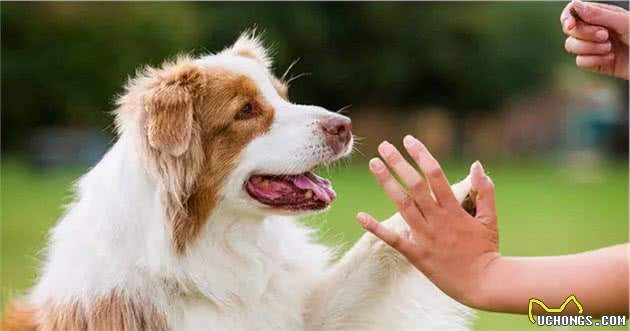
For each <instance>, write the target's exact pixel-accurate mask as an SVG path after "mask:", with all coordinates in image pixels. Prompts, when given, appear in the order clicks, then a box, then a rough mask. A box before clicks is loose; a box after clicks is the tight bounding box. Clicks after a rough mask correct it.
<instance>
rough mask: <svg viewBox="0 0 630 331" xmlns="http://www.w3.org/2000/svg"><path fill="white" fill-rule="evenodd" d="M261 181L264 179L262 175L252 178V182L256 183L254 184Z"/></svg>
mask: <svg viewBox="0 0 630 331" xmlns="http://www.w3.org/2000/svg"><path fill="white" fill-rule="evenodd" d="M261 181H262V178H260V177H254V178H252V183H254V184H260V182H261Z"/></svg>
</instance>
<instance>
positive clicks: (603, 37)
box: [595, 30, 608, 41]
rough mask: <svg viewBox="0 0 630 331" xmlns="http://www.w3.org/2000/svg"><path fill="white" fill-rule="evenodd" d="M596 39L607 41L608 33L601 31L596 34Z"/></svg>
mask: <svg viewBox="0 0 630 331" xmlns="http://www.w3.org/2000/svg"><path fill="white" fill-rule="evenodd" d="M595 37H596V38H597V39H599V40H601V41H606V40H608V31H606V30H599V31H597V32H595Z"/></svg>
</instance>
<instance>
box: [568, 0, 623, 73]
mask: <svg viewBox="0 0 630 331" xmlns="http://www.w3.org/2000/svg"><path fill="white" fill-rule="evenodd" d="M629 18H630V14H629V12H628V11H627V10H625V9H623V8H621V7H617V6H613V5H608V4H602V3H595V2H582V1H579V0H574V1H572V2H570V3H569V4H568V5H567V6H566V7H565V8H564V10H563V11H562V14H561V15H560V22H561V24H562V31H564V33H565V34H566V35H567V36H568V38H567V39H566V42H565V44H564V47H565V49H566V50H567V52H569V53H572V54H575V55H577V56H576V58H575V63H576V65H577V66H578V67H580V68H584V69H588V70H592V71H595V72H599V73H602V74H606V75H610V76H615V77H619V78H623V79H626V80H627V79H628V39H629V34H628V30H629V27H628V19H629Z"/></svg>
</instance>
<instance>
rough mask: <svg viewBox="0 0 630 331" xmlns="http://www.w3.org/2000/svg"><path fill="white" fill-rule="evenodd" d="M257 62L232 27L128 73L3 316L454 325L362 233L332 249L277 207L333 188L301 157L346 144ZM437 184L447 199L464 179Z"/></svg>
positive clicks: (232, 326)
mask: <svg viewBox="0 0 630 331" xmlns="http://www.w3.org/2000/svg"><path fill="white" fill-rule="evenodd" d="M270 67H271V61H270V58H269V56H268V53H267V51H266V50H265V49H264V48H263V47H262V45H261V43H260V41H259V40H258V39H257V38H255V37H253V36H252V35H251V34H244V35H242V36H241V37H240V38H239V39H238V40H237V41H236V43H235V44H234V45H233V46H231V47H229V48H227V49H225V50H223V51H222V52H220V53H217V54H212V55H207V56H203V57H199V58H191V57H180V58H178V59H177V60H176V61H174V62H173V63H166V64H164V65H163V66H162V67H161V68H158V69H155V68H146V69H145V70H144V71H142V72H141V73H140V74H138V76H137V77H136V78H134V79H132V80H131V81H130V82H129V84H128V85H127V88H126V93H125V94H124V95H123V96H122V97H121V98H120V99H119V101H118V108H117V110H116V124H117V128H118V133H119V138H118V140H117V142H116V143H115V144H114V146H113V147H112V149H111V150H110V151H109V152H108V153H107V154H106V155H105V156H104V157H103V159H102V160H101V161H100V162H99V163H98V164H97V165H96V166H95V167H94V168H93V169H91V170H90V171H89V172H88V173H87V174H86V175H84V176H83V177H82V178H81V180H80V181H79V182H78V185H77V188H76V191H77V194H76V195H77V196H76V199H75V201H74V203H73V204H72V205H70V206H69V208H68V210H67V212H66V214H65V216H63V218H62V219H61V220H60V222H59V223H58V224H57V225H56V226H55V227H54V229H53V230H52V231H51V234H50V242H49V244H48V249H47V254H46V259H45V262H44V263H43V267H42V269H41V276H40V278H39V280H38V281H37V283H36V285H35V286H34V287H33V288H32V289H31V291H30V292H29V293H28V295H26V296H25V297H24V298H23V299H22V300H21V301H17V302H15V303H13V304H12V305H11V306H10V308H9V309H8V311H7V314H6V316H5V319H4V322H3V330H15V331H22V330H91V331H92V330H94V331H96V330H120V331H122V330H274V331H275V330H465V329H467V328H468V324H469V321H470V319H471V314H470V311H469V310H468V309H466V308H464V307H463V306H461V305H460V304H458V303H456V302H455V301H453V300H452V299H450V298H449V297H447V296H446V295H445V294H443V293H442V292H440V291H439V290H438V289H437V288H436V287H435V286H433V285H432V284H431V283H430V282H429V281H428V280H427V279H426V278H425V277H424V276H423V275H422V274H420V273H419V272H418V271H417V270H415V269H414V268H412V267H411V266H410V265H409V264H408V262H407V261H406V260H405V259H404V258H402V257H401V256H400V255H398V254H397V253H396V252H395V251H393V250H391V249H390V248H389V247H387V246H385V245H384V244H383V243H381V242H380V241H379V240H377V239H376V238H375V237H373V236H372V235H369V234H366V235H364V236H363V237H362V238H361V239H360V240H359V242H358V243H357V244H356V245H355V246H354V247H353V248H352V249H351V250H350V251H349V252H348V253H346V254H345V255H344V256H343V257H342V258H341V259H339V260H338V261H336V262H333V261H335V260H334V256H333V249H331V248H328V247H325V246H323V245H321V244H318V243H316V242H314V241H313V240H312V238H311V234H312V230H310V229H308V228H306V227H304V226H302V225H300V224H299V223H298V222H297V221H296V220H295V219H294V218H293V217H292V216H296V215H302V214H307V213H310V212H314V211H319V210H323V209H326V208H327V207H328V206H329V205H330V203H331V202H332V201H333V199H334V198H335V193H334V191H333V190H332V188H331V185H330V183H329V182H328V181H327V180H326V179H323V178H320V177H318V176H316V175H314V174H313V173H312V172H311V171H312V170H313V169H314V168H315V167H317V166H318V165H319V164H321V163H323V162H331V161H335V160H337V159H339V158H341V157H343V156H345V155H347V154H348V153H349V152H350V150H351V148H352V143H353V138H352V134H351V124H350V120H349V119H348V118H347V117H345V116H342V115H339V114H337V113H333V112H329V111H327V110H326V109H323V108H321V107H318V106H309V105H297V104H293V103H291V102H290V101H289V100H288V98H287V86H286V85H285V84H284V83H283V82H282V81H281V80H279V79H277V78H276V77H274V76H273V75H272V73H271V71H270ZM453 190H454V192H455V194H456V196H457V197H458V199H459V200H460V202H461V201H463V200H464V197H465V196H466V195H467V194H468V192H469V191H470V182H469V181H468V180H464V181H463V182H461V183H460V184H456V185H455V186H454V188H453ZM387 224H388V226H389V227H392V228H395V229H397V230H399V231H404V230H405V229H406V228H405V223H404V221H403V220H402V218H401V217H400V216H398V215H394V216H393V217H392V218H391V219H390V220H388V221H387Z"/></svg>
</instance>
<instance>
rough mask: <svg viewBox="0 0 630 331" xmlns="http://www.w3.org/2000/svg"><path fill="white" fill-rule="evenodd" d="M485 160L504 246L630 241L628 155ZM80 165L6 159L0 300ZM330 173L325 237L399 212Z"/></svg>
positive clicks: (518, 251)
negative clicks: (571, 163)
mask: <svg viewBox="0 0 630 331" xmlns="http://www.w3.org/2000/svg"><path fill="white" fill-rule="evenodd" d="M449 165H450V166H449V167H447V170H448V173H449V177H451V178H453V179H455V178H459V177H463V176H464V175H465V174H466V170H467V167H465V166H463V165H457V164H455V165H454V164H449ZM485 166H486V169H488V170H489V172H490V174H491V176H492V177H493V179H494V181H495V184H496V186H497V195H498V197H497V203H498V209H499V215H500V216H499V224H500V238H501V253H502V254H504V255H549V254H565V253H573V252H579V251H583V250H588V249H593V248H597V247H602V246H606V245H611V244H616V243H622V242H627V241H628V237H627V236H628V223H627V222H628V214H627V211H628V190H627V187H628V186H627V185H628V175H627V169H628V166H627V163H612V164H606V165H605V166H601V167H598V168H594V169H591V170H586V169H583V170H581V171H576V170H571V171H570V170H568V169H566V168H564V167H560V166H558V165H554V164H551V163H545V162H527V163H522V162H518V163H517V162H514V161H512V162H494V163H493V162H489V163H486V164H485ZM80 173H81V171H80V170H76V169H74V170H56V171H47V172H41V171H36V170H33V169H30V168H27V167H25V166H24V165H23V164H22V163H20V162H18V161H16V160H15V159H8V160H7V159H6V158H5V160H3V163H2V172H1V175H2V177H1V181H2V234H1V239H2V243H1V248H2V252H1V263H2V265H1V267H2V268H1V273H0V275H1V277H2V278H1V287H0V290H1V291H0V304H2V305H4V303H5V302H6V300H7V298H8V297H11V296H14V295H17V294H19V293H21V291H23V290H24V289H26V288H28V287H29V286H30V284H32V282H33V279H34V277H35V275H36V272H35V270H36V266H37V265H38V261H37V256H38V252H39V251H40V250H41V249H42V248H43V247H44V242H45V238H46V231H47V230H48V228H49V227H50V226H52V225H53V224H54V222H55V221H56V219H57V217H59V215H61V213H62V212H63V205H64V204H65V203H68V202H69V201H70V199H71V195H70V192H71V191H70V188H71V186H72V183H73V181H74V180H75V179H76V177H77V176H78V175H79V174H80ZM329 177H331V178H332V180H333V182H334V186H335V188H336V190H337V193H338V199H337V201H336V202H335V203H334V205H333V208H332V210H331V211H330V212H328V213H326V214H322V215H317V216H315V217H314V218H313V220H312V221H310V223H312V224H313V225H315V226H318V227H320V228H321V229H322V232H321V233H322V239H323V240H324V241H326V242H330V243H335V244H343V243H351V242H353V241H354V240H356V239H357V238H358V236H359V235H360V234H361V233H362V230H361V229H360V228H359V227H358V225H357V224H356V223H355V221H354V215H356V213H357V211H359V210H364V211H368V212H370V213H372V214H373V215H375V216H377V217H380V218H385V217H387V216H389V215H390V214H392V213H393V211H394V208H393V205H392V204H391V203H390V202H389V201H388V200H387V198H386V197H385V195H384V194H383V192H381V190H380V189H378V187H377V184H376V183H375V182H374V181H373V180H372V178H371V177H370V175H369V173H368V172H367V170H366V167H365V166H363V165H354V166H349V167H345V168H340V169H337V170H335V171H334V172H332V173H331V174H330V175H329ZM584 272H589V271H588V270H584ZM514 281H518V279H515V280H514ZM602 286H605V284H602ZM523 304H524V305H526V304H527V303H523ZM586 313H588V311H587V312H586ZM538 328H539V327H537V326H533V325H531V324H530V322H529V321H528V320H527V317H525V316H513V315H500V314H490V313H480V314H479V319H478V321H477V323H476V329H477V330H535V329H538ZM605 329H607V330H613V329H614V328H605ZM619 329H621V328H619ZM575 330H589V328H584V327H580V328H575Z"/></svg>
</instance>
